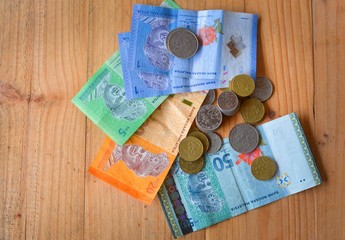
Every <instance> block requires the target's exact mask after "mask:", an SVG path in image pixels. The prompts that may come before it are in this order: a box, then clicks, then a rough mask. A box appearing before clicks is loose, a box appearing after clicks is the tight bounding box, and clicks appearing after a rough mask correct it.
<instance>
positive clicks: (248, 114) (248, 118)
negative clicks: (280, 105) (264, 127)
mask: <svg viewBox="0 0 345 240" xmlns="http://www.w3.org/2000/svg"><path fill="white" fill-rule="evenodd" d="M240 113H241V115H242V118H243V120H244V121H245V122H246V123H250V124H255V123H258V122H260V121H261V120H262V119H263V117H264V116H265V107H264V105H263V104H262V102H260V101H259V100H257V99H256V98H250V99H247V100H245V101H244V102H243V103H242V105H241V109H240Z"/></svg>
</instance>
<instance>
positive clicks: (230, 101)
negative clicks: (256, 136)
mask: <svg viewBox="0 0 345 240" xmlns="http://www.w3.org/2000/svg"><path fill="white" fill-rule="evenodd" d="M217 105H218V107H219V109H220V111H221V112H222V113H223V114H224V115H225V116H233V115H235V114H236V113H237V111H238V110H239V109H240V102H239V100H238V97H237V96H236V94H235V93H233V92H229V91H225V92H222V93H221V94H220V95H219V97H218V99H217Z"/></svg>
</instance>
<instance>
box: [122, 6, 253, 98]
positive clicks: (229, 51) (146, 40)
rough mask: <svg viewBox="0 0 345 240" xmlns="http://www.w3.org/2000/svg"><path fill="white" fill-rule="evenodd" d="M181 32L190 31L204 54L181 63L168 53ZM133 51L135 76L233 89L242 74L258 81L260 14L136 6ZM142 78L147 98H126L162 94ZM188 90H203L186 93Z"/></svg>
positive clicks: (141, 86) (131, 64) (139, 84)
mask: <svg viewBox="0 0 345 240" xmlns="http://www.w3.org/2000/svg"><path fill="white" fill-rule="evenodd" d="M177 27H185V28H188V29H190V30H191V31H193V32H195V33H196V34H197V36H198V38H199V42H200V47H199V50H198V52H197V53H196V54H195V56H193V57H192V58H190V59H180V58H175V57H174V56H173V55H171V54H170V53H169V52H168V50H167V48H166V43H165V41H166V37H167V35H168V33H169V31H171V30H172V29H175V28H177ZM129 46H130V47H129V52H128V63H129V65H128V67H129V68H130V69H131V71H132V72H134V74H135V75H139V76H140V75H143V74H142V73H144V75H145V74H147V73H154V74H159V75H160V76H166V77H170V80H171V82H175V80H176V79H175V78H176V77H178V78H179V80H180V81H182V80H183V79H197V80H199V83H200V84H202V87H200V88H201V89H203V90H207V89H212V87H211V86H210V84H209V82H210V80H213V81H215V82H216V84H214V83H212V84H213V85H217V87H216V88H222V87H228V84H229V81H230V80H231V79H232V77H234V76H235V75H237V74H241V73H245V74H249V75H251V76H252V77H253V78H255V77H256V47H257V15H255V14H247V13H234V12H228V11H223V10H206V11H190V10H182V9H167V8H162V7H154V6H147V5H135V6H134V9H133V17H132V25H131V33H130V43H129ZM142 78H143V77H142ZM181 78H182V79H181ZM140 79H141V78H138V77H137V78H136V79H133V85H134V86H135V87H136V88H137V92H138V91H143V92H145V94H139V93H138V94H136V92H133V93H128V95H127V92H126V97H129V98H139V97H148V96H157V94H159V92H157V91H156V89H154V88H152V87H151V86H148V85H147V84H144V83H143V82H142V81H140ZM125 81H126V79H125ZM187 82H188V81H187ZM187 85H188V84H187ZM175 86H177V85H175ZM198 90H199V89H198ZM181 91H182V90H181ZM183 91H197V90H195V89H194V88H190V89H188V88H185V90H183ZM170 93H172V92H170ZM139 95H140V96H139Z"/></svg>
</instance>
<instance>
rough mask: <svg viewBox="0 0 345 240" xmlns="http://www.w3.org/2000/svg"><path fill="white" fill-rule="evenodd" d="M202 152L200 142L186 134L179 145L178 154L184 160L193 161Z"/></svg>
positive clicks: (202, 148)
mask: <svg viewBox="0 0 345 240" xmlns="http://www.w3.org/2000/svg"><path fill="white" fill-rule="evenodd" d="M203 152H204V147H203V145H202V142H201V141H200V140H199V139H197V138H196V137H192V136H187V137H186V138H184V139H183V140H182V141H181V143H180V145H179V154H180V156H181V157H182V158H183V159H184V160H186V161H195V160H197V159H198V158H200V157H201V155H202V154H203Z"/></svg>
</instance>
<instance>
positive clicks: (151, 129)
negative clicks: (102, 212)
mask: <svg viewBox="0 0 345 240" xmlns="http://www.w3.org/2000/svg"><path fill="white" fill-rule="evenodd" d="M205 97H206V93H202V92H196V93H183V94H176V95H172V96H169V97H168V98H167V99H166V100H165V101H164V102H163V103H162V104H161V106H159V107H158V109H157V110H156V111H155V112H154V113H153V114H152V115H151V116H150V117H149V118H148V119H147V120H146V122H145V123H144V124H143V125H142V126H141V127H140V128H139V129H138V130H137V132H136V133H135V134H134V135H133V136H132V137H131V138H130V139H129V140H128V141H127V142H126V143H125V144H124V145H123V146H120V145H117V144H116V143H115V142H113V141H111V139H109V138H107V139H106V140H105V142H104V144H103V146H102V147H101V149H100V150H99V152H98V154H97V157H96V159H95V160H94V162H93V163H92V164H91V167H90V169H89V172H90V173H91V174H93V175H95V176H96V177H98V178H99V179H102V180H104V181H105V182H108V183H110V184H111V185H113V186H115V187H117V188H118V189H120V190H122V191H124V192H126V193H128V194H130V195H131V196H133V197H135V198H136V199H138V200H140V201H142V202H144V203H146V204H151V202H152V200H153V199H154V198H155V196H156V195H157V192H158V190H159V188H160V187H161V185H162V183H163V181H164V179H165V177H166V175H167V173H168V171H169V169H170V167H171V165H172V163H173V162H174V160H175V158H176V156H177V154H178V149H179V148H178V146H179V144H180V142H181V140H182V139H184V138H185V137H186V135H187V133H188V130H189V129H190V126H191V125H192V123H193V121H194V118H195V116H196V114H197V112H198V110H199V108H200V106H201V104H202V102H203V101H204V99H205Z"/></svg>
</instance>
